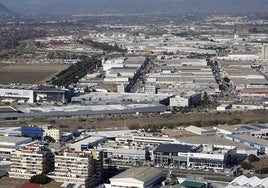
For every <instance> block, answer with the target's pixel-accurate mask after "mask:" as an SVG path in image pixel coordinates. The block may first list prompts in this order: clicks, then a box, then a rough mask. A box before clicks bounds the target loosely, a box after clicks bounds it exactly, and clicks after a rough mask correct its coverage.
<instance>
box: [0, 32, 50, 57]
mask: <svg viewBox="0 0 268 188" xmlns="http://www.w3.org/2000/svg"><path fill="white" fill-rule="evenodd" d="M46 34H47V33H46V31H44V30H35V29H26V28H20V29H18V28H10V29H9V30H8V32H7V30H4V29H2V30H0V58H6V57H8V56H9V55H11V54H12V55H14V54H17V53H18V50H15V48H17V47H18V46H19V45H20V42H21V41H22V40H28V39H35V38H38V37H43V36H46Z"/></svg>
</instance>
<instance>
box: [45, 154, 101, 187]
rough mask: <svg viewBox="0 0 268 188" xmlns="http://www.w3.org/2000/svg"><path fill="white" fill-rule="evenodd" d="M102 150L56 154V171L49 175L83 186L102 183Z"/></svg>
mask: <svg viewBox="0 0 268 188" xmlns="http://www.w3.org/2000/svg"><path fill="white" fill-rule="evenodd" d="M102 163H103V158H102V152H101V151H96V150H91V151H86V152H68V151H66V152H63V153H58V154H57V155H55V171H53V172H51V173H49V174H48V176H49V177H50V178H52V179H54V180H55V181H57V182H69V183H75V184H80V185H81V186H82V187H83V188H89V187H94V186H95V185H97V184H99V183H101V181H102V176H103V166H102V165H103V164H102Z"/></svg>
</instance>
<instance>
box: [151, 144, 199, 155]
mask: <svg viewBox="0 0 268 188" xmlns="http://www.w3.org/2000/svg"><path fill="white" fill-rule="evenodd" d="M195 148H196V147H195V146H189V145H182V144H161V145H159V146H158V147H157V148H156V149H155V150H154V151H155V152H168V153H176V152H181V153H188V152H194V151H195Z"/></svg>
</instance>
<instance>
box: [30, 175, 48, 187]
mask: <svg viewBox="0 0 268 188" xmlns="http://www.w3.org/2000/svg"><path fill="white" fill-rule="evenodd" d="M49 182H51V179H50V178H49V177H47V176H46V175H44V174H37V175H34V176H32V177H31V179H30V183H37V184H42V185H44V184H47V183H49Z"/></svg>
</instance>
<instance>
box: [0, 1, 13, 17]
mask: <svg viewBox="0 0 268 188" xmlns="http://www.w3.org/2000/svg"><path fill="white" fill-rule="evenodd" d="M10 14H12V12H11V11H10V10H9V9H8V8H7V7H6V6H5V5H3V4H2V3H0V16H1V17H2V16H7V15H10Z"/></svg>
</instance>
